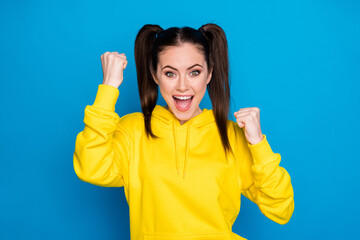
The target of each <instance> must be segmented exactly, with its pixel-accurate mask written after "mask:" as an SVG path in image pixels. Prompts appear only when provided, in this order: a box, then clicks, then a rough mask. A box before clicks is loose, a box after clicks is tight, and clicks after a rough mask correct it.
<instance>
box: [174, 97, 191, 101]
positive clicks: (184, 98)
mask: <svg viewBox="0 0 360 240" xmlns="http://www.w3.org/2000/svg"><path fill="white" fill-rule="evenodd" d="M174 98H177V99H180V100H186V99H189V98H191V96H189V97H178V96H174Z"/></svg>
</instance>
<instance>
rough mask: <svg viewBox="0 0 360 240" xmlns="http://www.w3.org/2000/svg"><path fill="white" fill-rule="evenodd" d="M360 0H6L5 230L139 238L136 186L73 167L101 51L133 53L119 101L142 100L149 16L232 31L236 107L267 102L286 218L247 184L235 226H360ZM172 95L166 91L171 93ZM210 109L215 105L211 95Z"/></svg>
mask: <svg viewBox="0 0 360 240" xmlns="http://www.w3.org/2000/svg"><path fill="white" fill-rule="evenodd" d="M359 12H360V2H359V1H355V0H354V1H319V0H311V1H310V0H296V1H285V0H278V1H227V0H222V1H176V2H169V1H143V2H142V1H140V2H139V1H133V2H132V1H129V0H128V1H115V0H113V1H109V0H103V1H68V0H63V1H44V0H43V1H39V0H37V1H35V0H34V1H14V0H12V1H9V0H8V1H1V3H0V24H1V25H0V26H1V38H0V43H1V44H0V51H1V59H0V61H1V62H0V68H1V88H0V89H1V94H0V101H1V107H2V111H1V118H0V121H1V142H0V148H1V149H0V150H1V151H0V159H1V170H0V171H1V174H0V180H1V181H0V184H1V185H0V187H1V188H0V189H1V190H0V191H1V192H0V239H3V240H5V239H6V240H7V239H29V240H30V239H129V233H130V231H129V209H128V205H127V202H126V198H125V195H124V192H123V188H102V187H98V186H94V185H91V184H88V183H85V182H82V181H80V180H79V179H78V178H77V176H76V175H75V172H74V170H73V153H74V147H75V138H76V135H77V134H78V133H79V132H80V131H82V130H83V128H84V123H83V117H84V110H85V107H86V105H91V104H92V103H93V101H94V99H95V96H96V92H97V86H98V84H101V83H102V69H101V61H100V56H101V54H103V53H104V52H106V51H117V52H119V53H121V52H124V53H125V54H126V56H127V59H128V65H127V68H126V70H125V72H124V82H123V84H122V85H121V86H120V88H119V89H120V96H119V99H118V102H117V105H116V112H117V113H118V114H119V115H120V116H122V115H124V114H127V113H131V112H135V111H140V110H141V108H140V101H139V96H138V89H137V82H136V69H135V62H134V54H133V49H134V40H135V37H136V34H137V32H138V30H139V29H140V28H141V27H142V26H143V25H144V24H147V23H151V24H159V25H160V26H162V27H163V28H168V27H172V26H179V27H181V26H191V27H194V28H199V27H200V26H201V25H202V24H205V23H208V22H212V23H216V24H219V25H220V26H221V27H222V28H223V29H224V31H225V33H226V35H227V38H228V44H229V56H230V68H231V69H230V76H231V87H232V88H231V93H232V98H231V100H232V105H231V115H232V113H233V112H234V111H236V110H238V109H239V108H243V107H253V106H257V107H259V108H260V113H261V114H260V116H261V128H262V132H263V133H264V134H266V135H267V137H268V141H269V143H270V145H271V147H272V149H273V151H274V152H278V153H280V154H281V156H282V161H281V164H280V165H281V166H283V167H285V168H286V170H287V171H288V172H289V173H290V175H291V178H292V184H293V187H294V192H295V211H294V214H293V216H292V218H291V220H290V222H289V223H288V224H286V225H279V224H277V223H275V222H272V221H271V220H269V219H268V218H266V217H265V216H264V215H263V214H262V213H261V212H260V210H259V209H258V207H257V205H255V204H254V203H252V202H251V201H249V200H248V199H246V198H245V197H242V205H241V211H240V214H239V216H238V218H237V220H236V222H235V224H234V226H233V231H234V232H236V233H238V234H239V235H241V236H243V237H245V238H248V239H352V238H355V237H356V235H357V230H358V227H359V221H358V216H359V214H360V211H359V208H358V207H357V204H358V202H359V197H360V194H359V190H360V189H359V178H358V177H359V170H360V169H359V166H360V164H359V162H360V156H359V155H360V154H359V153H360V152H359V148H360V144H359V143H360V142H359V133H360V131H359V122H360V121H359V113H360V108H359V104H360V101H359V100H360V97H359V92H360V67H359V63H360V46H359V43H360V14H359ZM159 101H160V102H159V104H163V103H164V101H163V100H162V99H160V100H159ZM201 104H202V106H201V107H202V108H203V107H205V108H211V103H210V101H209V98H208V95H206V96H205V98H204V100H203V102H202V103H201Z"/></svg>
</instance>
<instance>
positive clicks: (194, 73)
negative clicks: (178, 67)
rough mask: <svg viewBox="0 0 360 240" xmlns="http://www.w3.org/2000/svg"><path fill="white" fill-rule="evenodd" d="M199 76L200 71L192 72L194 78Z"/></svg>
mask: <svg viewBox="0 0 360 240" xmlns="http://www.w3.org/2000/svg"><path fill="white" fill-rule="evenodd" d="M199 74H200V71H198V70H195V71H192V72H191V73H190V75H192V76H197V75H199Z"/></svg>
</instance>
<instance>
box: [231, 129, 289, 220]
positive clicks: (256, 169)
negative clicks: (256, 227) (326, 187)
mask: <svg viewBox="0 0 360 240" xmlns="http://www.w3.org/2000/svg"><path fill="white" fill-rule="evenodd" d="M237 130H238V131H237V138H238V144H237V146H238V151H237V153H238V155H239V159H238V160H239V168H240V169H239V173H240V174H239V175H240V182H241V190H242V194H243V195H244V196H245V197H247V198H248V199H250V200H251V201H253V202H254V203H256V204H257V205H258V206H259V209H260V211H261V212H262V213H263V214H264V215H265V216H266V217H268V218H269V219H271V220H273V221H274V222H277V223H279V224H286V223H287V222H288V221H289V220H290V218H291V216H292V214H293V211H294V192H293V188H292V184H291V178H290V175H289V173H288V172H287V171H286V170H285V169H284V168H283V167H280V166H279V163H280V161H281V155H280V154H279V153H274V152H273V151H272V149H271V147H270V145H269V143H268V141H267V138H266V135H265V134H263V137H264V138H263V139H262V141H261V142H259V143H257V144H254V145H251V144H250V143H248V142H247V141H246V138H245V136H244V132H243V130H242V129H240V128H238V129H237Z"/></svg>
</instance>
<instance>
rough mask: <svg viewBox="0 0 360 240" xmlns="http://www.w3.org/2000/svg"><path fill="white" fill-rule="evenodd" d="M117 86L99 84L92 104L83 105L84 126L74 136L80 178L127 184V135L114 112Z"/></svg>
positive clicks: (94, 182) (103, 182) (107, 185)
mask: <svg viewBox="0 0 360 240" xmlns="http://www.w3.org/2000/svg"><path fill="white" fill-rule="evenodd" d="M118 96H119V89H117V88H115V87H113V86H109V85H104V84H100V85H99V86H98V91H97V95H96V98H95V101H94V104H93V105H91V106H90V105H87V106H86V107H85V117H84V123H85V128H84V130H83V131H82V132H80V133H79V134H78V135H77V137H76V142H75V152H74V155H73V164H74V170H75V173H76V175H77V176H78V178H79V179H80V180H82V181H84V182H88V183H91V184H94V185H98V186H103V187H122V186H124V184H125V186H127V182H128V166H129V148H130V137H129V135H128V133H127V131H126V129H125V128H124V126H122V124H121V120H122V118H120V117H119V115H118V114H117V113H115V104H116V101H117V98H118Z"/></svg>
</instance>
